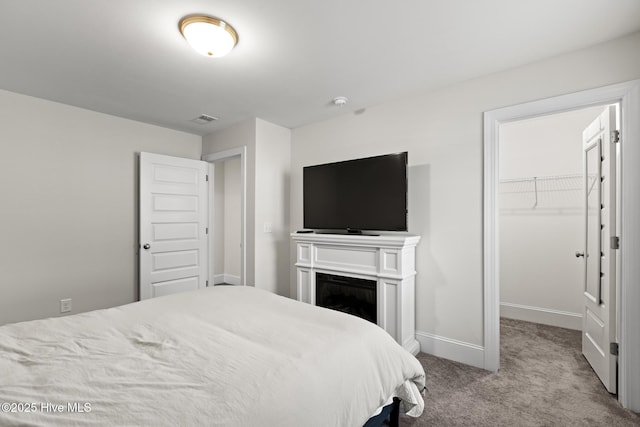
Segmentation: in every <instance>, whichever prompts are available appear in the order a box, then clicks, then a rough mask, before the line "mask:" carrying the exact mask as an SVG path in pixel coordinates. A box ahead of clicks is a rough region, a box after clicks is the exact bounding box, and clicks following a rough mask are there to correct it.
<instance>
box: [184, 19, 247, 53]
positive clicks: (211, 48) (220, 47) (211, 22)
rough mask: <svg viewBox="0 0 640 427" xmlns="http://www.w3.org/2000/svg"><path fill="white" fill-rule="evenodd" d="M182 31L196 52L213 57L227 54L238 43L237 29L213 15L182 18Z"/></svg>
mask: <svg viewBox="0 0 640 427" xmlns="http://www.w3.org/2000/svg"><path fill="white" fill-rule="evenodd" d="M180 32H181V33H182V35H183V36H184V38H185V39H186V40H187V42H188V43H189V45H191V47H192V48H193V49H194V50H195V51H196V52H198V53H199V54H201V55H204V56H208V57H211V58H219V57H221V56H225V55H226V54H227V53H229V52H231V49H233V48H234V46H235V45H236V44H237V43H238V34H237V33H236V30H234V29H233V27H232V26H231V25H229V24H227V23H226V22H224V21H222V20H220V19H218V18H214V17H211V16H188V17H186V18H184V19H182V21H180Z"/></svg>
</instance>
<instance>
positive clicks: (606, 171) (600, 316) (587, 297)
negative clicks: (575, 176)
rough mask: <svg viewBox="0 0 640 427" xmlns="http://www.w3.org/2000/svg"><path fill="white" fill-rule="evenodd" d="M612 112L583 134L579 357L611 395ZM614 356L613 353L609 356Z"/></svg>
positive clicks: (613, 380)
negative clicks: (581, 301)
mask: <svg viewBox="0 0 640 427" xmlns="http://www.w3.org/2000/svg"><path fill="white" fill-rule="evenodd" d="M615 128H616V109H615V107H613V106H610V107H607V108H606V109H605V111H603V112H602V114H600V116H598V118H597V119H596V120H595V121H594V122H593V123H591V125H589V127H588V128H587V129H585V130H584V132H583V134H582V141H583V149H584V155H583V160H584V182H585V185H584V187H585V212H584V218H585V240H584V248H583V252H578V253H576V256H582V257H583V260H584V261H583V262H584V312H583V319H582V353H583V354H584V356H585V357H586V359H587V361H588V362H589V363H590V364H591V366H592V367H593V370H594V371H595V372H596V374H597V375H598V377H600V380H601V381H602V383H603V384H604V386H605V387H606V388H607V390H608V391H609V392H610V393H616V388H617V381H616V364H617V356H616V355H615V354H617V349H616V348H615V345H616V344H615V343H616V342H617V339H616V249H615V248H616V247H617V242H616V241H615V238H616V237H615V236H616V235H617V234H616V143H615V142H614V140H615V139H617V135H616V134H615V132H614V133H612V131H614V130H615ZM612 353H613V354H612Z"/></svg>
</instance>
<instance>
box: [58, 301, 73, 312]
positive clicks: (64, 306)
mask: <svg viewBox="0 0 640 427" xmlns="http://www.w3.org/2000/svg"><path fill="white" fill-rule="evenodd" d="M70 311H71V298H67V299H61V300H60V313H68V312H70Z"/></svg>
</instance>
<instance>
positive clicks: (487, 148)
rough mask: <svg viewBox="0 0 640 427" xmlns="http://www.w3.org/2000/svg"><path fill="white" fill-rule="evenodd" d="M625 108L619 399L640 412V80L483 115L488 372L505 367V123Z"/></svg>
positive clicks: (622, 172)
mask: <svg viewBox="0 0 640 427" xmlns="http://www.w3.org/2000/svg"><path fill="white" fill-rule="evenodd" d="M615 103H620V125H621V132H620V133H621V143H620V163H619V167H620V183H619V184H620V192H619V194H620V224H619V229H620V252H619V254H618V256H619V260H620V278H619V280H620V282H619V283H620V287H619V289H620V293H619V297H618V300H619V301H620V306H619V307H618V310H619V319H620V320H619V322H618V325H616V326H617V328H618V336H619V341H620V342H619V345H620V347H619V357H618V371H619V382H618V400H619V401H620V403H621V404H622V405H623V406H624V407H625V408H629V409H632V410H634V411H640V328H638V327H637V325H638V324H640V310H639V309H638V308H639V307H640V287H639V286H637V283H640V263H638V262H637V259H639V258H640V222H638V221H637V218H640V191H638V189H639V188H640V164H639V160H640V80H632V81H629V82H624V83H619V84H614V85H610V86H604V87H601V88H595V89H589V90H585V91H581V92H576V93H572V94H568V95H562V96H557V97H552V98H547V99H542V100H538V101H533V102H528V103H524V104H519V105H514V106H510V107H505V108H500V109H496V110H491V111H486V112H485V113H484V167H483V175H484V177H483V178H484V181H483V182H484V186H483V187H484V188H483V193H484V194H483V254H484V257H483V283H484V368H485V369H488V370H491V371H497V370H498V369H499V367H500V264H499V254H500V252H499V246H498V242H499V235H498V232H499V228H498V219H499V198H498V184H499V127H500V125H501V124H503V123H507V122H512V121H517V120H524V119H530V118H534V117H539V116H544V115H549V114H555V113H561V112H565V111H570V110H576V109H580V108H584V107H591V106H596V105H605V104H615Z"/></svg>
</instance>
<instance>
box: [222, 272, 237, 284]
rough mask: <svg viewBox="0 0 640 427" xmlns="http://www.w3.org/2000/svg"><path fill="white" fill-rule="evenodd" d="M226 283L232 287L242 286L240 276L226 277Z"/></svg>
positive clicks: (227, 275) (229, 275)
mask: <svg viewBox="0 0 640 427" xmlns="http://www.w3.org/2000/svg"><path fill="white" fill-rule="evenodd" d="M224 283H228V284H230V285H236V286H238V285H240V276H233V275H231V274H225V275H224Z"/></svg>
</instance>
